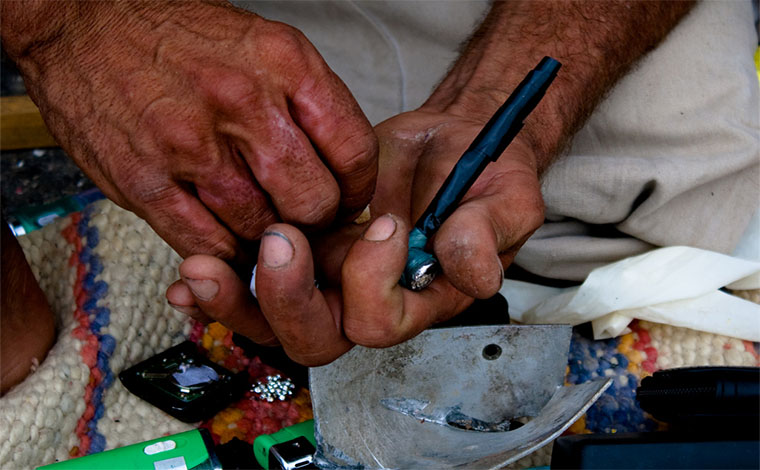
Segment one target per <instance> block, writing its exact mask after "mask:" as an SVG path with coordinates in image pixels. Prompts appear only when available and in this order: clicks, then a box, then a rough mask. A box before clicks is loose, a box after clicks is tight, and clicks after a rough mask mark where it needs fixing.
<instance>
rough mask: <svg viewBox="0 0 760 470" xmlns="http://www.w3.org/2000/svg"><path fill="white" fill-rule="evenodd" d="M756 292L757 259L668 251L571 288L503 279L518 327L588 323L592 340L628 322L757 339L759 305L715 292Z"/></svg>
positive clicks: (599, 272) (598, 272) (759, 279)
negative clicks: (521, 325) (729, 288)
mask: <svg viewBox="0 0 760 470" xmlns="http://www.w3.org/2000/svg"><path fill="white" fill-rule="evenodd" d="M725 286H729V287H733V288H742V289H760V262H756V261H749V260H744V259H740V258H734V257H731V256H727V255H723V254H720V253H715V252H712V251H705V250H700V249H698V248H691V247H683V246H674V247H667V248H660V249H657V250H653V251H650V252H648V253H645V254H643V255H638V256H634V257H632V258H626V259H624V260H621V261H618V262H616V263H612V264H610V265H607V266H604V267H600V268H596V269H594V270H593V271H592V272H591V274H589V276H588V278H587V279H586V280H585V281H584V282H583V284H581V285H580V286H578V287H570V288H566V289H559V288H553V287H546V286H540V285H536V284H529V283H526V282H521V281H514V280H509V279H507V280H505V281H504V283H503V285H502V287H501V290H500V292H501V294H502V295H504V296H505V297H506V298H507V299H509V314H510V317H511V318H513V319H514V320H517V321H519V322H523V323H569V324H571V325H578V324H581V323H585V322H589V321H590V322H591V325H592V327H593V330H594V338H595V339H604V338H611V337H615V336H618V335H621V334H624V333H627V332H628V324H629V323H630V322H631V320H633V319H634V318H637V319H640V320H648V321H652V322H657V323H665V324H668V325H674V326H680V327H685V328H691V329H693V330H698V331H707V332H710V333H715V334H719V335H725V336H731V337H733V338H740V339H745V340H748V341H760V305H758V304H756V303H753V302H750V301H747V300H744V299H740V298H739V297H736V296H733V295H730V294H726V293H724V292H721V291H720V290H719V289H721V288H722V287H725Z"/></svg>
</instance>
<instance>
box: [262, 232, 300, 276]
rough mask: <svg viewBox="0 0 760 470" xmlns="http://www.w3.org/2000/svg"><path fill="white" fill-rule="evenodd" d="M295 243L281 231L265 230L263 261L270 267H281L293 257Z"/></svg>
mask: <svg viewBox="0 0 760 470" xmlns="http://www.w3.org/2000/svg"><path fill="white" fill-rule="evenodd" d="M293 252H294V250H293V245H292V244H291V243H290V240H288V237H286V236H285V235H283V234H281V233H280V232H264V236H263V237H262V238H261V248H260V253H261V262H262V263H264V265H265V266H266V267H268V268H281V267H283V266H286V265H287V264H288V263H290V260H291V259H293Z"/></svg>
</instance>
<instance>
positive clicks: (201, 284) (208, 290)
mask: <svg viewBox="0 0 760 470" xmlns="http://www.w3.org/2000/svg"><path fill="white" fill-rule="evenodd" d="M185 284H187V287H189V288H190V290H191V291H193V295H195V296H196V297H198V298H199V299H201V300H205V301H209V300H212V299H213V298H214V297H216V293H217V292H219V284H217V283H216V281H212V280H210V279H190V278H189V277H186V278H185Z"/></svg>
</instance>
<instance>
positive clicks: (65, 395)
mask: <svg viewBox="0 0 760 470" xmlns="http://www.w3.org/2000/svg"><path fill="white" fill-rule="evenodd" d="M19 241H20V243H21V246H22V248H23V249H24V252H25V254H26V256H27V259H28V260H29V263H30V265H31V266H32V270H33V272H34V274H35V276H36V277H37V279H38V280H39V282H40V285H41V287H42V290H43V291H44V292H45V294H46V295H47V298H48V302H49V303H50V305H51V307H52V309H53V311H54V313H55V315H56V322H57V332H58V338H57V342H56V344H55V345H54V347H53V349H52V350H51V351H50V353H49V354H48V357H47V358H46V359H45V360H44V361H43V362H42V364H40V365H39V366H38V367H37V368H36V370H35V371H34V372H33V373H32V374H31V375H30V376H29V377H28V378H27V380H25V381H24V382H23V383H21V384H19V385H18V386H17V387H15V388H14V389H12V390H11V391H10V392H9V393H8V394H6V395H5V396H4V397H3V398H2V399H0V429H3V430H5V431H4V432H3V436H4V437H3V438H2V440H0V468H14V469H16V468H32V467H36V466H39V465H44V464H48V463H53V462H55V461H60V460H65V459H69V458H72V457H77V456H82V455H88V454H92V453H95V452H99V451H102V450H105V449H112V448H116V447H121V446H124V445H129V444H133V443H136V442H140V441H144V440H148V439H153V438H156V437H160V436H163V435H168V434H174V433H178V432H182V431H185V430H188V429H191V428H193V427H198V426H201V427H205V428H207V429H209V430H210V431H211V432H212V436H213V438H214V440H215V441H216V442H219V443H224V442H227V441H229V440H230V439H232V438H238V439H242V440H245V441H248V442H252V441H253V439H254V438H255V437H256V436H257V435H259V434H261V433H271V432H274V431H276V430H278V429H280V428H281V427H283V426H288V425H290V424H294V423H296V422H299V421H302V420H304V419H308V418H309V417H310V405H309V396H308V392H307V391H306V390H300V391H298V392H297V393H296V394H295V396H294V398H293V399H292V400H289V401H287V402H275V403H267V402H262V401H259V400H256V399H255V398H254V397H253V396H252V395H251V394H250V393H247V394H246V396H245V397H243V399H241V400H240V401H239V402H237V403H235V404H233V405H232V406H230V407H229V408H228V409H226V410H223V411H221V412H220V413H219V414H217V415H216V416H215V417H214V418H212V419H210V420H209V421H207V422H204V423H196V424H186V423H182V422H180V421H178V420H176V419H174V418H172V417H170V416H169V415H167V414H165V413H164V412H162V411H160V410H158V409H156V408H154V407H153V406H152V405H149V404H147V403H145V402H143V401H142V400H140V399H138V398H137V397H135V396H134V395H132V394H131V393H129V392H128V391H127V390H126V389H125V388H124V387H123V386H122V385H121V383H120V382H119V380H118V379H115V377H116V376H117V375H118V373H119V372H121V371H122V370H124V369H125V368H127V367H129V366H131V365H133V364H135V363H137V362H139V361H141V360H143V359H146V358H148V357H150V356H153V355H155V354H157V353H159V352H161V351H163V350H165V349H167V348H169V347H170V346H172V345H175V344H178V343H180V342H182V341H184V340H186V339H191V340H193V341H195V342H196V343H198V344H200V345H201V346H202V347H203V348H204V349H205V351H206V352H207V354H208V355H209V357H210V358H211V359H212V360H214V361H216V362H218V363H220V364H222V365H224V366H225V367H228V368H231V369H234V370H236V371H239V370H247V371H248V374H249V376H250V380H251V383H255V382H256V381H257V380H258V379H260V378H261V377H264V376H266V375H269V374H273V373H275V372H276V371H275V370H274V369H273V368H272V367H270V366H269V365H267V364H265V363H263V362H262V361H261V360H260V359H259V358H256V357H253V358H251V357H246V356H245V354H244V353H243V351H242V349H241V348H240V347H239V346H238V345H236V344H234V342H233V340H232V333H231V332H230V331H228V330H226V329H225V328H224V327H222V326H221V325H219V324H211V325H209V326H208V327H203V326H202V325H199V324H194V323H193V322H192V321H190V320H189V319H187V318H186V317H184V316H183V315H181V314H179V313H177V312H175V311H174V310H173V309H171V308H170V307H169V306H168V304H167V303H166V300H165V298H164V291H165V290H166V288H167V287H168V286H169V284H171V283H172V282H173V281H174V280H176V278H177V266H178V264H179V262H180V258H179V256H177V255H176V254H175V253H174V252H173V251H172V250H171V249H170V248H169V247H168V246H167V245H166V244H165V243H164V242H163V241H162V240H161V239H160V238H159V237H158V236H157V235H156V234H155V233H154V232H153V231H152V229H150V227H149V226H148V225H147V224H146V223H145V222H143V221H142V220H140V219H139V218H137V217H136V216H135V215H133V214H132V213H130V212H127V211H124V210H122V209H120V208H118V207H117V206H116V205H114V204H113V203H111V202H110V201H100V202H98V203H95V204H93V205H92V206H89V207H88V208H87V209H86V210H84V211H82V212H80V213H76V214H73V215H70V216H67V217H64V218H61V219H58V220H57V221H55V222H54V223H52V224H51V225H48V226H46V227H45V228H44V229H42V230H39V231H36V232H32V233H30V234H28V235H26V236H23V237H21V238H20V239H19ZM739 295H742V296H744V297H745V298H748V299H750V300H753V301H755V302H759V301H760V299H759V297H760V292H757V291H755V292H744V293H739ZM631 329H632V332H631V333H629V334H627V335H625V336H622V337H620V338H615V339H612V340H607V341H592V340H590V339H588V338H587V337H586V336H585V335H584V334H583V329H582V328H577V329H576V330H575V331H574V334H573V340H572V344H571V349H570V354H569V360H568V374H567V381H568V383H580V382H583V381H586V380H590V379H593V378H596V377H600V376H606V377H613V378H614V382H613V385H612V387H610V388H609V389H608V390H607V392H606V393H605V395H604V396H603V397H602V398H601V399H600V400H599V401H598V402H597V403H596V404H595V405H594V406H593V407H592V408H591V409H590V410H589V411H588V413H586V415H585V416H584V417H583V418H582V419H581V420H579V421H578V422H576V424H575V425H574V426H573V427H572V428H571V429H570V432H574V433H579V432H624V431H633V430H652V429H657V428H658V427H659V426H660V425H659V424H658V423H657V422H655V421H654V420H652V419H651V418H650V417H648V416H646V415H645V414H644V413H643V412H642V411H641V410H640V409H639V408H638V406H637V404H636V401H635V398H634V393H635V389H636V386H637V385H638V383H639V381H640V379H641V378H642V377H644V376H646V375H649V374H651V373H652V372H654V371H656V370H658V369H663V368H670V367H677V366H688V365H750V366H759V365H760V361H759V360H758V357H759V356H758V344H753V343H748V342H744V341H741V340H737V339H732V338H727V337H722V336H717V335H712V334H708V333H701V332H696V331H692V330H688V329H684V328H675V327H670V326H666V325H659V324H654V323H647V322H637V323H634V324H633V325H631ZM550 451H551V446H546V447H544V448H542V449H541V450H539V451H537V452H535V453H534V454H532V455H530V456H528V457H526V458H524V459H522V460H520V461H519V462H517V463H516V464H515V465H514V466H515V467H529V466H537V465H546V464H548V463H549V458H550Z"/></svg>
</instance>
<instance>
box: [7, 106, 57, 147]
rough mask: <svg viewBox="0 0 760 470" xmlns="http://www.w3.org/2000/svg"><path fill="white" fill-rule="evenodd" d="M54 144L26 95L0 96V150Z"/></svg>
mask: <svg viewBox="0 0 760 470" xmlns="http://www.w3.org/2000/svg"><path fill="white" fill-rule="evenodd" d="M55 146H58V144H57V143H56V142H55V140H54V139H53V137H52V136H51V135H50V133H49V132H48V130H47V127H45V123H44V122H43V120H42V116H40V111H39V109H37V106H36V105H35V104H34V103H33V102H32V100H31V99H30V98H29V97H28V96H26V95H24V96H4V97H2V98H0V150H18V149H27V148H39V147H55Z"/></svg>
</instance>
